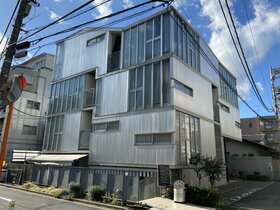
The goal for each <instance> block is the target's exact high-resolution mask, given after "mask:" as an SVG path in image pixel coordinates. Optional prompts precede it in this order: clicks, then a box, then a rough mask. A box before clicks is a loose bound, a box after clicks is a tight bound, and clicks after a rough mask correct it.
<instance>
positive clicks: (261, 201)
mask: <svg viewBox="0 0 280 210" xmlns="http://www.w3.org/2000/svg"><path fill="white" fill-rule="evenodd" d="M235 209H238V210H252V209H254V210H279V209H280V182H275V183H273V184H271V185H269V186H268V187H266V188H264V189H262V190H260V191H258V192H256V193H254V194H252V195H250V196H248V197H246V198H244V199H242V200H241V201H238V202H236V203H234V204H232V205H231V206H229V207H226V208H224V209H223V210H235Z"/></svg>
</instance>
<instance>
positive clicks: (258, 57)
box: [242, 0, 270, 100]
mask: <svg viewBox="0 0 280 210" xmlns="http://www.w3.org/2000/svg"><path fill="white" fill-rule="evenodd" d="M242 1H243V4H244V8H245V13H246V17H247V20H248V25H249V28H250V33H251V37H252V41H253V45H254V50H255V52H256V56H257V60H258V64H259V68H260V69H263V68H262V66H261V62H260V56H259V52H258V50H257V47H256V42H255V38H254V35H253V30H252V27H251V23H250V20H249V14H248V11H247V7H246V3H245V1H244V0H242ZM260 72H261V74H262V77H261V78H262V81H263V83H264V84H265V87H267V84H266V82H265V79H264V75H263V72H262V71H260ZM265 92H266V96H267V98H268V99H269V100H270V97H269V95H268V92H267V91H265Z"/></svg>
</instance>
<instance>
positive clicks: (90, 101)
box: [83, 88, 95, 108]
mask: <svg viewBox="0 0 280 210" xmlns="http://www.w3.org/2000/svg"><path fill="white" fill-rule="evenodd" d="M94 105H95V88H90V89H87V90H85V91H84V99H83V108H89V107H93V106H94Z"/></svg>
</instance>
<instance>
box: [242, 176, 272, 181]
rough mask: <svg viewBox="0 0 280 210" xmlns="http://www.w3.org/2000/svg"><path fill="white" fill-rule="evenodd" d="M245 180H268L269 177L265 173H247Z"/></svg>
mask: <svg viewBox="0 0 280 210" xmlns="http://www.w3.org/2000/svg"><path fill="white" fill-rule="evenodd" d="M247 180H254V181H270V177H269V176H265V175H247Z"/></svg>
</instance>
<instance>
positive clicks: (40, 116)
mask: <svg viewBox="0 0 280 210" xmlns="http://www.w3.org/2000/svg"><path fill="white" fill-rule="evenodd" d="M14 110H17V111H18V112H19V113H22V114H24V115H27V116H31V117H37V118H46V117H47V116H44V115H33V114H29V113H26V112H23V111H21V110H19V109H17V108H15V107H14Z"/></svg>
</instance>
